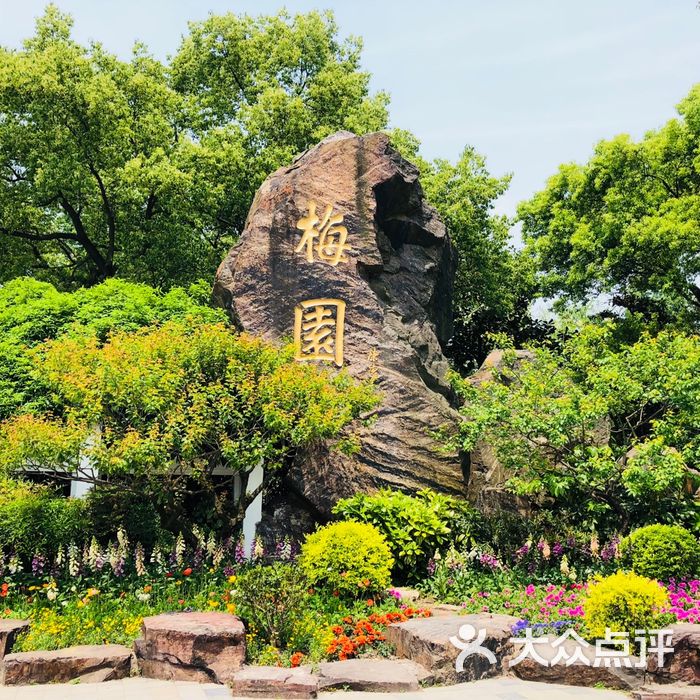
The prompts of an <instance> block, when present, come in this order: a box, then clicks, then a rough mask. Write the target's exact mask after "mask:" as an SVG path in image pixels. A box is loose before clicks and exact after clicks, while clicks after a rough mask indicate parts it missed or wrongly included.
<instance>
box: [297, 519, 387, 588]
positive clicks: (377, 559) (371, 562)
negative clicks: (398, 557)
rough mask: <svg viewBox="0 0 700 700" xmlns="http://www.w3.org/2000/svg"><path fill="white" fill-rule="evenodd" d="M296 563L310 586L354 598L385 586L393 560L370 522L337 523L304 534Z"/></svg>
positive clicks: (382, 536)
mask: <svg viewBox="0 0 700 700" xmlns="http://www.w3.org/2000/svg"><path fill="white" fill-rule="evenodd" d="M299 563H300V565H301V567H302V569H303V571H304V573H305V574H306V576H307V577H308V579H309V581H310V583H311V584H312V585H316V586H321V587H324V588H328V589H330V590H331V591H338V592H339V593H342V594H344V595H348V596H352V597H357V596H360V595H362V594H365V593H369V594H372V593H377V592H381V591H383V590H384V589H386V588H387V586H389V584H390V583H391V567H392V566H393V564H394V560H393V558H392V556H391V552H390V551H389V546H388V545H387V543H386V539H385V538H384V535H382V533H381V532H379V530H377V528H376V527H374V525H370V524H369V523H356V522H340V523H331V524H329V525H326V526H325V527H322V528H319V529H318V530H316V532H314V533H312V534H311V535H308V536H307V538H306V541H305V542H304V544H303V545H302V548H301V557H300V559H299Z"/></svg>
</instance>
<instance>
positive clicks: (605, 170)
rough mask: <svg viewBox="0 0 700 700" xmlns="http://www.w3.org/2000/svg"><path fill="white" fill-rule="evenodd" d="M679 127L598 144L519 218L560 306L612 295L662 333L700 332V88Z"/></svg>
mask: <svg viewBox="0 0 700 700" xmlns="http://www.w3.org/2000/svg"><path fill="white" fill-rule="evenodd" d="M678 111H679V114H680V118H679V119H672V120H671V121H669V122H668V123H667V124H666V125H664V126H663V127H662V128H661V129H659V130H657V131H652V132H649V133H647V134H646V135H645V137H644V138H643V139H642V140H641V141H639V142H634V141H632V139H631V138H630V137H629V136H627V135H621V136H617V137H616V138H614V139H612V140H610V141H603V142H601V143H599V144H598V146H597V147H596V149H595V154H594V156H593V157H592V158H591V160H590V161H589V162H588V163H586V164H585V165H576V164H566V165H562V166H561V167H560V169H559V172H558V173H557V174H556V175H554V176H553V177H552V178H550V180H549V181H548V183H547V187H546V188H545V189H544V190H542V191H541V192H539V193H537V194H536V195H535V196H534V197H533V198H532V199H530V200H529V201H528V202H524V203H523V204H522V205H521V206H520V209H519V216H520V219H521V220H522V223H523V238H524V240H525V242H526V248H527V251H528V252H529V253H530V254H531V255H532V257H533V259H534V261H535V264H536V266H537V268H538V270H539V271H540V273H541V275H540V281H541V284H542V288H543V292H544V293H545V294H546V295H550V296H551V295H560V304H563V303H567V302H574V303H578V302H590V301H592V300H595V298H596V297H597V296H598V295H599V294H600V293H601V292H604V293H608V294H610V295H612V301H613V303H614V305H615V306H616V307H618V311H619V310H620V309H623V310H626V311H627V312H629V313H631V314H633V315H638V316H639V317H641V318H642V319H643V320H644V322H646V323H649V324H652V325H653V326H655V327H657V328H658V327H661V326H664V325H671V326H676V327H684V328H697V327H698V323H700V286H698V276H699V275H700V253H699V252H698V251H700V226H699V225H698V221H700V216H699V213H700V161H699V160H698V153H699V150H698V148H699V145H700V86H695V87H694V88H693V89H692V90H691V92H690V94H689V95H688V96H687V97H686V98H685V99H684V100H683V101H682V102H681V104H680V105H679V107H678Z"/></svg>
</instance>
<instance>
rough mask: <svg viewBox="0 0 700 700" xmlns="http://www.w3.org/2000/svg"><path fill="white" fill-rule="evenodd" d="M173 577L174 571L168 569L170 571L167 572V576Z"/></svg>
mask: <svg viewBox="0 0 700 700" xmlns="http://www.w3.org/2000/svg"><path fill="white" fill-rule="evenodd" d="M172 577H173V572H172V571H168V573H167V574H165V578H172Z"/></svg>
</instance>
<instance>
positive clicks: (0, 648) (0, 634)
mask: <svg viewBox="0 0 700 700" xmlns="http://www.w3.org/2000/svg"><path fill="white" fill-rule="evenodd" d="M28 629H29V621H28V620H12V619H6V620H0V659H2V657H3V656H5V654H9V653H10V652H11V651H12V645H13V644H14V643H15V640H16V639H17V636H18V635H20V634H22V632H26V631H27V630H28Z"/></svg>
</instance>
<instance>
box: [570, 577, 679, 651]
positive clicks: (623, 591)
mask: <svg viewBox="0 0 700 700" xmlns="http://www.w3.org/2000/svg"><path fill="white" fill-rule="evenodd" d="M665 605H668V593H667V592H666V590H665V589H664V588H663V587H662V586H661V584H660V583H659V582H658V581H654V580H652V579H650V578H645V577H644V576H638V575H637V574H635V573H632V572H625V571H618V572H616V573H614V574H612V575H611V576H606V577H605V578H598V579H595V580H594V581H593V582H592V583H590V585H589V588H588V595H587V597H586V600H585V602H584V611H585V612H584V621H585V623H586V627H587V628H588V632H589V634H590V636H591V637H594V638H596V639H598V638H603V637H604V636H605V629H606V628H607V627H609V628H610V629H611V630H612V631H613V632H627V633H628V634H629V635H630V639H634V638H635V636H636V635H635V631H636V630H647V629H656V628H658V627H659V626H663V622H664V620H663V616H662V613H661V612H660V611H661V608H663V607H664V606H665Z"/></svg>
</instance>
